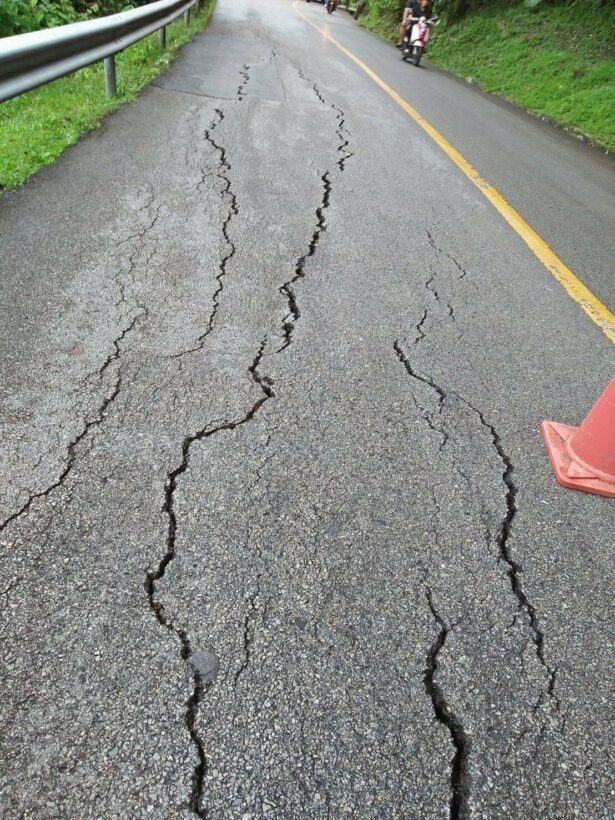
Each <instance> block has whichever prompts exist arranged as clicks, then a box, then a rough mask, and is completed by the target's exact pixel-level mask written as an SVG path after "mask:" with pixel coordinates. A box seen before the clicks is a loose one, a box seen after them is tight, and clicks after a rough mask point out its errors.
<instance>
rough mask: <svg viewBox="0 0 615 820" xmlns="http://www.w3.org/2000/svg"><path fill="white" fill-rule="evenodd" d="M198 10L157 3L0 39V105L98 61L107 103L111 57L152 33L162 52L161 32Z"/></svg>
mask: <svg viewBox="0 0 615 820" xmlns="http://www.w3.org/2000/svg"><path fill="white" fill-rule="evenodd" d="M201 5H202V0H157V2H154V3H148V4H147V5H146V6H139V8H136V9H131V10H130V11H122V12H120V13H119V14H110V15H108V16H107V17H99V18H97V19H96V20H85V21H84V22H82V23H69V24H68V25H65V26H57V27H56V28H49V29H43V30H42V31H33V32H30V33H29V34H17V35H15V36H14V37H4V38H2V39H0V102H4V101H5V100H10V99H11V98H12V97H17V96H18V95H19V94H23V92H24V91H31V90H32V89H33V88H38V86H41V85H45V84H46V83H49V82H51V81H52V80H56V79H58V77H64V76H65V75H66V74H71V73H72V72H73V71H77V70H78V69H80V68H84V67H85V66H88V65H92V63H98V62H100V61H101V60H102V61H103V62H104V73H105V90H106V92H107V95H108V96H110V97H112V96H114V95H115V94H116V93H117V81H116V75H115V55H116V54H117V53H118V52H120V51H123V50H124V49H125V48H127V47H128V46H130V45H132V44H133V43H136V42H137V41H139V40H142V39H143V38H144V37H147V35H148V34H153V33H154V32H155V31H158V43H159V45H160V47H161V48H165V46H166V28H165V27H166V26H167V25H168V24H169V23H171V22H173V20H175V19H176V18H177V17H180V16H181V15H182V14H183V15H184V21H185V23H186V25H188V24H189V22H190V12H191V10H192V9H193V8H194V7H195V6H196V12H198V11H200V9H201Z"/></svg>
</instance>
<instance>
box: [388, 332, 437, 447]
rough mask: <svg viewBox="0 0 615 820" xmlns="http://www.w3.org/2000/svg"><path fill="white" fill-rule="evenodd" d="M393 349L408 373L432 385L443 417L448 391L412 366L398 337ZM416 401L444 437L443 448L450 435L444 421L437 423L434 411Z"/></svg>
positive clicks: (424, 415)
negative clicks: (431, 411) (426, 408)
mask: <svg viewBox="0 0 615 820" xmlns="http://www.w3.org/2000/svg"><path fill="white" fill-rule="evenodd" d="M393 350H394V351H395V354H396V356H397V358H398V359H399V361H400V362H401V363H402V364H403V366H404V368H405V370H406V372H407V373H408V375H409V376H410V377H411V378H413V379H416V380H417V381H419V382H422V383H423V384H426V385H427V386H428V387H430V388H431V389H432V390H433V391H434V392H435V394H436V396H437V398H438V404H437V415H438V417H441V416H442V412H443V409H444V402H445V401H446V393H445V392H444V390H443V389H442V388H441V387H440V385H439V384H436V382H435V381H434V380H433V379H432V378H431V376H425V375H423V374H421V373H418V372H417V371H416V370H414V368H413V367H412V365H411V363H410V360H409V359H408V357H407V356H406V354H405V353H404V351H403V349H402V347H401V345H400V343H399V340H398V339H396V340H395V342H394V344H393ZM415 403H416V405H417V407H419V409H420V410H421V412H422V414H423V418H424V419H425V421H426V422H427V424H428V425H429V427H430V429H431V430H433V431H434V433H438V434H439V435H440V436H441V437H442V439H441V441H440V447H439V449H440V450H442V448H443V447H444V446H445V445H446V443H447V442H448V440H449V435H448V432H447V431H446V429H445V427H444V425H443V424H442V423H437V422H436V421H435V420H434V415H433V413H430V412H429V411H428V410H425V408H424V407H421V405H419V404H418V402H416V399H415Z"/></svg>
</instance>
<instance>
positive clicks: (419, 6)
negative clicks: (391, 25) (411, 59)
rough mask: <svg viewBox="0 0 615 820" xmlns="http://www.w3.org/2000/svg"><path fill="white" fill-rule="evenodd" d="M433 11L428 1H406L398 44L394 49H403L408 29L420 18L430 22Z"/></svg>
mask: <svg viewBox="0 0 615 820" xmlns="http://www.w3.org/2000/svg"><path fill="white" fill-rule="evenodd" d="M432 16H433V11H432V8H431V3H430V2H429V0H407V3H406V8H405V9H404V16H403V19H402V21H401V26H400V27H399V42H398V43H396V46H395V47H396V48H403V46H404V40H405V38H406V34H407V33H408V29H409V28H410V27H411V26H412V25H413V24H414V23H415V22H416V21H417V20H418V19H419V18H420V17H425V18H427V20H431V18H432Z"/></svg>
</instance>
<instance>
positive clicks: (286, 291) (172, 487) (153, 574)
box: [144, 65, 353, 818]
mask: <svg viewBox="0 0 615 820" xmlns="http://www.w3.org/2000/svg"><path fill="white" fill-rule="evenodd" d="M240 73H241V76H242V83H241V85H240V86H239V88H238V91H237V100H238V101H241V100H243V99H244V98H245V97H246V96H247V92H246V87H247V84H248V81H249V66H247V65H244V66H243V68H242V70H241V72H240ZM305 79H307V78H305ZM308 82H309V81H308ZM313 90H314V93H315V94H316V96H317V98H318V99H319V100H320V101H321V102H322V103H323V104H324V105H327V103H326V101H325V99H324V97H322V95H321V93H320V91H319V90H318V88H317V86H316V85H315V84H314V85H313ZM329 107H330V108H333V109H334V110H335V111H336V118H337V129H336V134H337V136H338V138H339V140H340V142H339V145H338V146H337V153H338V154H341V155H342V156H341V157H340V159H339V160H338V161H337V163H336V165H337V168H338V172H339V173H341V172H343V171H344V168H345V164H346V162H347V161H348V159H350V157H352V156H353V154H352V152H350V151H348V150H347V147H348V145H349V140H348V139H347V135H348V131H347V129H346V127H345V119H344V112H343V111H342V109H340V108H339V107H337V106H335V105H331V106H329ZM215 113H216V116H217V119H216V120H215V121H214V123H213V124H212V126H211V127H210V128H209V129H208V130H207V131H206V132H205V136H206V139H207V142H208V143H209V144H210V145H211V146H212V148H213V149H214V150H215V151H216V152H217V154H218V157H219V166H218V167H219V170H218V171H217V174H216V175H217V176H218V177H219V178H220V179H222V180H223V182H224V183H225V190H224V194H225V195H227V196H228V197H229V198H230V204H229V209H228V212H227V215H226V218H225V219H224V221H223V224H222V235H223V238H224V240H225V243H226V244H227V245H228V246H229V250H228V252H227V253H226V254H225V255H224V257H223V258H222V261H221V263H220V269H219V273H218V275H217V277H216V280H217V286H216V289H215V290H214V294H213V299H212V300H213V307H212V311H211V313H210V316H209V320H208V322H207V324H206V327H205V331H204V332H203V333H202V334H201V335H200V336H199V337H198V340H197V345H196V346H194V347H192V348H189V349H187V350H184V351H181V352H180V353H178V354H176V355H175V357H174V358H180V357H182V356H184V355H186V354H188V353H195V352H197V351H201V350H203V348H204V346H205V344H206V341H207V337H208V336H209V335H210V334H211V333H212V332H213V330H214V326H215V318H216V314H217V311H218V308H219V304H220V297H221V294H222V290H223V287H224V284H223V279H224V277H225V275H226V272H227V265H228V264H229V263H230V260H231V259H232V258H233V256H234V255H235V251H236V245H235V243H234V242H233V240H232V239H231V237H230V234H229V225H230V223H231V221H232V220H233V219H234V217H236V216H238V214H239V203H238V198H237V195H236V194H235V193H234V192H233V190H232V183H231V180H230V177H229V175H228V173H229V171H230V169H231V167H232V166H231V164H230V162H229V161H228V159H227V150H226V148H224V146H222V145H221V144H220V143H218V142H217V141H216V140H214V138H213V137H212V132H213V131H214V129H215V128H216V127H218V126H219V125H220V123H221V122H222V121H223V120H224V117H225V114H224V112H223V111H222V110H221V109H220V108H216V109H215ZM204 179H205V175H203V176H202V182H204ZM320 180H321V183H322V188H323V193H322V199H321V201H320V204H319V205H318V206H317V207H316V209H315V217H316V221H315V225H314V230H313V233H312V236H311V238H310V241H309V244H308V249H307V251H306V253H304V254H302V255H301V256H300V257H299V258H298V259H297V261H296V263H295V266H294V275H293V276H292V277H291V278H290V279H289V280H287V281H286V282H284V283H283V284H282V285H281V286H280V288H279V293H280V294H282V295H283V296H284V297H285V298H286V300H287V302H288V313H287V314H286V316H285V317H284V318H283V320H282V334H283V344H282V345H281V346H280V347H279V348H278V349H277V350H276V351H274V354H273V355H277V354H279V353H282V352H283V351H284V350H285V349H286V348H287V347H288V346H289V345H290V344H291V343H292V336H293V330H294V327H295V325H296V323H297V321H298V320H299V318H300V316H301V310H300V308H299V303H298V300H297V296H296V293H295V289H294V285H295V284H296V283H297V282H298V281H299V280H300V279H302V278H304V277H305V267H306V264H307V261H308V259H309V258H310V257H312V256H314V254H315V253H316V250H317V248H318V244H319V242H320V238H321V235H322V233H323V231H325V230H326V227H327V225H326V217H325V213H326V211H327V209H328V207H329V204H330V197H331V192H332V188H333V186H332V181H331V172H330V171H325V172H324V173H323V174H322V175H321V177H320ZM266 346H267V337H266V336H265V338H264V339H263V340H262V342H261V344H260V347H259V349H258V351H257V353H256V355H255V357H254V359H253V361H252V364H251V366H250V367H249V368H248V372H249V374H250V376H251V378H252V380H253V381H254V382H255V383H256V384H257V385H258V387H259V388H260V390H261V391H262V395H261V397H260V398H259V399H258V400H257V401H256V402H255V403H254V404H253V405H252V406H251V407H250V409H249V410H248V411H247V412H246V413H245V415H243V416H242V417H240V418H239V419H231V420H224V421H222V422H221V423H214V424H213V425H210V424H208V425H205V426H204V427H202V428H200V429H199V430H197V431H196V432H194V433H191V434H190V435H187V436H186V437H185V438H184V440H183V442H182V445H181V458H180V461H179V463H178V465H177V466H176V467H175V468H174V469H173V470H171V471H169V472H168V474H167V480H166V482H165V490H164V503H163V508H162V509H163V512H164V513H165V515H166V516H167V520H168V526H167V537H166V544H165V546H166V549H165V552H164V554H163V555H162V557H161V559H160V561H159V563H158V564H157V566H156V567H155V568H154V569H151V570H149V571H148V572H147V574H146V579H145V582H144V588H145V591H146V594H147V597H148V601H149V605H150V608H151V610H152V612H153V613H154V615H155V617H156V619H157V620H158V623H159V624H160V625H161V626H163V627H164V628H165V629H167V630H168V631H169V632H171V633H172V634H173V635H174V636H175V637H176V639H177V640H178V641H179V644H180V657H181V659H182V660H183V661H184V662H187V663H190V660H191V656H192V654H193V649H192V644H191V640H190V637H189V635H188V632H187V631H186V630H185V629H184V628H182V627H181V626H178V625H177V624H176V623H175V622H174V621H173V620H172V619H171V618H170V617H168V616H167V614H166V613H165V609H164V604H163V603H162V601H161V600H160V598H159V595H158V584H159V582H160V581H162V579H163V578H164V577H165V574H166V571H167V569H168V567H169V565H170V564H171V562H172V561H173V560H174V558H175V556H176V541H177V532H178V520H177V515H176V512H175V497H176V493H177V490H178V482H179V480H180V479H181V477H182V476H183V475H185V473H186V472H187V471H188V469H189V465H190V453H191V448H192V447H193V445H195V444H196V443H198V442H200V441H203V440H205V439H207V438H210V437H212V436H215V435H216V434H217V433H220V432H223V431H231V430H234V429H235V428H237V427H240V426H242V425H244V424H247V423H248V422H250V421H251V420H252V419H253V418H254V416H255V415H256V414H257V413H258V411H259V410H260V409H261V408H262V407H263V405H264V404H265V402H267V401H268V400H269V399H272V398H274V397H275V393H274V390H273V387H274V382H273V379H272V378H270V377H269V376H267V375H263V374H261V373H260V370H259V367H260V365H261V363H262V360H263V357H264V355H265V350H266ZM257 595H258V592H257ZM255 610H256V596H253V597H251V598H249V599H248V611H247V612H246V614H245V617H244V622H243V646H244V660H243V662H242V664H241V665H240V666H239V668H238V669H237V670H236V672H235V685H237V683H238V681H239V679H240V677H241V676H242V674H243V673H244V672H245V670H246V669H247V668H248V666H249V662H250V645H251V643H252V641H253V629H254V627H253V616H254V613H255ZM191 669H192V692H191V693H190V696H189V697H188V700H187V701H186V707H185V718H184V720H185V724H186V728H187V730H188V733H189V735H190V738H191V741H192V743H193V745H194V747H195V749H196V752H197V758H198V761H197V764H196V766H195V769H194V772H193V777H192V790H191V794H190V797H189V807H190V810H191V811H192V812H193V813H194V814H196V815H197V816H199V817H203V818H204V817H206V816H207V810H206V807H204V806H203V805H202V798H203V787H204V780H205V776H206V772H207V757H206V751H205V746H204V743H203V741H202V739H201V737H200V735H199V733H198V731H197V729H196V715H197V712H198V708H199V705H200V703H201V702H202V699H203V697H204V695H205V692H206V689H207V686H208V684H207V682H206V681H205V680H204V679H203V675H202V673H201V672H200V671H199V669H198V667H197V666H196V665H195V664H191Z"/></svg>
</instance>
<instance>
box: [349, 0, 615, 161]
mask: <svg viewBox="0 0 615 820" xmlns="http://www.w3.org/2000/svg"><path fill="white" fill-rule="evenodd" d="M370 11H371V14H370V15H369V16H368V15H365V17H364V19H365V23H366V24H367V25H368V27H369V28H372V29H373V30H375V31H376V32H377V33H379V34H380V35H381V36H384V37H387V39H388V38H390V37H392V36H393V33H392V32H393V31H394V30H395V28H396V27H398V24H399V21H398V20H391V19H387V17H386V16H382V15H380V19H379V21H378V22H377V23H376V24H375V25H374V20H373V18H374V17H375V16H377V14H376V13H377V9H374V8H373V6H372V8H371V10H370ZM429 59H430V61H431V62H434V63H436V64H438V65H441V66H442V67H443V68H446V69H448V70H449V71H452V72H453V73H454V74H457V75H458V76H460V77H464V78H466V79H471V80H472V82H474V83H476V85H478V86H479V87H480V88H483V89H484V90H485V91H489V92H490V93H492V94H498V95H500V96H502V97H505V98H507V99H510V100H512V101H514V102H516V103H518V104H519V105H521V106H522V107H523V108H525V109H527V110H528V111H531V112H532V113H534V114H537V115H540V116H544V117H546V118H548V119H550V120H552V121H553V122H556V123H558V124H560V125H563V126H565V127H567V128H568V129H570V130H571V131H572V132H574V133H577V134H582V135H584V136H586V137H588V138H589V139H590V141H591V142H593V143H594V144H596V145H599V146H600V147H602V148H605V149H607V150H609V151H615V14H614V13H613V11H612V10H609V9H607V8H606V7H603V8H596V7H595V6H592V7H591V9H589V14H588V16H584V15H583V14H582V13H581V7H580V6H579V5H576V6H569V5H550V4H549V5H546V4H545V6H544V7H539V8H537V9H535V10H533V11H532V10H530V9H528V8H526V7H525V6H523V5H518V4H511V3H505V2H502V3H501V4H500V5H495V6H493V5H491V6H489V7H487V8H483V9H479V10H477V11H474V12H471V13H469V14H468V15H466V16H465V17H463V18H462V19H461V20H459V21H458V22H456V23H454V24H450V25H448V24H447V23H446V22H443V23H442V24H441V25H440V26H438V28H437V29H436V30H435V35H434V37H433V38H432V41H431V44H430V55H429Z"/></svg>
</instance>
